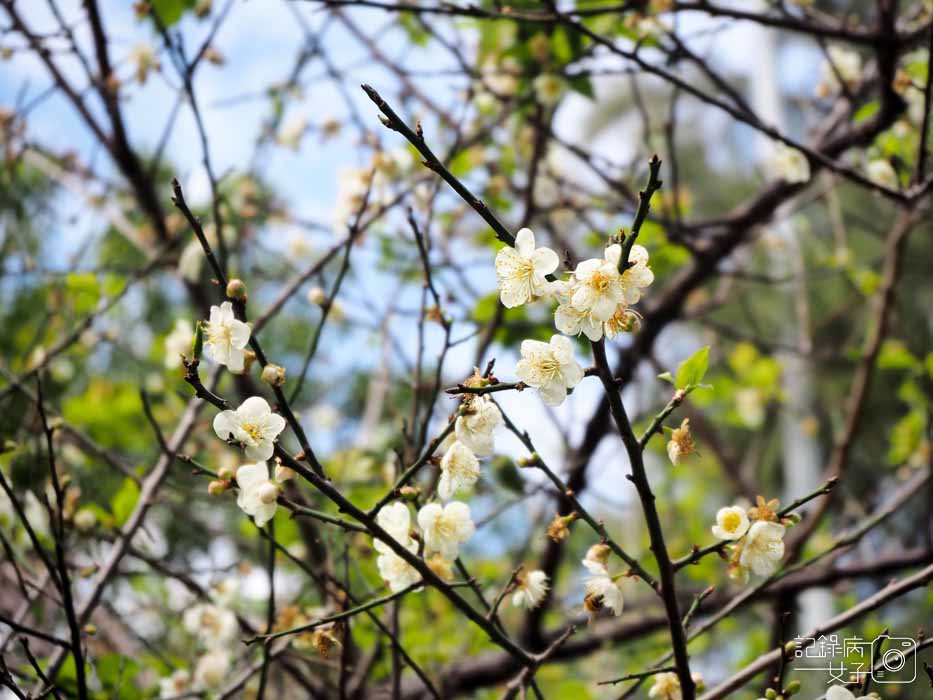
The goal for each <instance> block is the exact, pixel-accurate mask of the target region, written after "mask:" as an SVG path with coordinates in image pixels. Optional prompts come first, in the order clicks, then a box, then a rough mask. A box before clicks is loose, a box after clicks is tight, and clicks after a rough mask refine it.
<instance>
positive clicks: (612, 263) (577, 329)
mask: <svg viewBox="0 0 933 700" xmlns="http://www.w3.org/2000/svg"><path fill="white" fill-rule="evenodd" d="M621 257H622V246H621V245H619V244H618V243H615V244H612V245H610V246H608V247H607V248H606V250H605V253H604V254H603V257H602V258H591V259H589V260H584V261H582V262H580V263H579V264H578V265H577V266H576V268H575V269H574V271H573V272H572V273H571V274H570V275H569V276H568V277H567V279H556V278H554V272H555V271H556V270H557V267H558V265H559V263H560V260H559V258H558V256H557V253H555V252H554V251H553V250H551V249H550V248H545V247H540V248H539V247H537V246H536V244H535V237H534V233H532V231H531V230H530V229H527V228H523V229H521V230H520V231H519V232H518V234H516V236H515V245H514V246H506V247H504V248H502V249H501V250H500V251H499V252H498V254H497V255H496V276H497V278H498V284H499V298H500V299H501V301H502V304H503V305H504V306H505V307H506V308H515V307H518V306H522V305H524V304H528V303H531V302H534V301H539V300H553V301H556V302H557V309H556V311H555V313H554V324H555V327H556V328H557V330H558V331H560V332H561V333H564V334H565V335H570V336H577V335H580V334H583V335H585V336H586V337H587V338H589V339H590V340H591V341H593V342H597V341H599V340H601V339H602V338H603V336H605V337H607V338H610V339H612V338H615V337H616V336H617V335H619V334H620V333H623V332H628V331H632V330H637V328H638V327H639V325H640V316H639V315H638V313H637V312H636V311H634V310H633V309H632V308H631V307H632V305H634V304H636V303H638V301H639V300H640V299H641V295H642V292H643V290H644V289H645V288H646V287H648V286H649V285H650V284H651V283H652V282H653V281H654V273H652V271H651V268H650V267H649V266H648V251H647V250H646V249H645V248H644V247H643V246H640V245H634V246H632V249H631V252H630V254H629V259H628V261H627V263H628V265H627V266H624V265H622V264H621V263H622V261H621ZM620 268H621V269H620ZM521 354H522V359H521V361H520V362H519V363H518V365H517V367H516V373H517V374H518V377H519V379H521V380H522V381H523V382H524V383H525V384H527V385H528V386H532V387H535V388H537V389H538V391H539V393H540V394H541V398H542V399H543V400H544V402H545V403H546V404H548V405H549V406H557V405H560V404H561V403H563V401H564V399H565V398H566V396H567V390H568V389H573V387H575V386H576V385H577V384H579V383H580V381H582V379H583V369H582V367H580V365H579V363H577V361H576V360H575V359H574V357H573V346H572V345H571V344H570V342H569V341H568V339H567V338H565V337H563V336H560V335H555V336H553V337H552V338H551V340H550V342H549V343H544V342H541V341H537V340H526V341H524V342H523V343H522V346H521Z"/></svg>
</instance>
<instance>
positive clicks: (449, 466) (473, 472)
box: [437, 440, 479, 501]
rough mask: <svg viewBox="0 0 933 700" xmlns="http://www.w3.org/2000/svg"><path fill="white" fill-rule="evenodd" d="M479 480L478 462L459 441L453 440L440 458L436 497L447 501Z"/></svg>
mask: <svg viewBox="0 0 933 700" xmlns="http://www.w3.org/2000/svg"><path fill="white" fill-rule="evenodd" d="M477 479H479V460H478V459H477V458H476V455H475V454H473V452H472V451H471V450H470V448H469V447H467V446H466V445H465V444H463V443H462V442H461V441H460V440H455V441H454V442H453V443H452V444H451V445H450V447H448V448H447V451H446V452H445V453H444V456H443V457H442V458H441V478H440V480H439V481H438V483H437V495H438V496H440V497H441V498H442V499H443V500H445V501H447V500H449V499H450V498H451V497H452V496H453V495H454V494H455V493H457V491H460V490H461V489H465V488H469V487H471V486H472V485H473V484H475V483H476V480H477Z"/></svg>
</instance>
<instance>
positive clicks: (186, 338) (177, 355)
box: [165, 318, 194, 369]
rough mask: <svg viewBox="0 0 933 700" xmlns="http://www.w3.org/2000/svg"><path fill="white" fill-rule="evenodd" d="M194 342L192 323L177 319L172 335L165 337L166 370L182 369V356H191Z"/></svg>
mask: <svg viewBox="0 0 933 700" xmlns="http://www.w3.org/2000/svg"><path fill="white" fill-rule="evenodd" d="M193 342H194V329H193V328H192V327H191V322H190V321H188V320H187V319H184V318H179V319H175V325H174V326H172V331H171V333H169V334H168V335H167V336H165V368H166V369H178V368H179V367H181V358H182V355H185V356H187V355H190V354H191V345H192V343H193Z"/></svg>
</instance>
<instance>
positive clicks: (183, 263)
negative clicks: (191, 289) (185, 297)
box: [177, 239, 204, 282]
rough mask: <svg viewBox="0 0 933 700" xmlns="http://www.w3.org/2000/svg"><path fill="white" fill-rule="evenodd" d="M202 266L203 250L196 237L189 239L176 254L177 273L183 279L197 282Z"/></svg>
mask: <svg viewBox="0 0 933 700" xmlns="http://www.w3.org/2000/svg"><path fill="white" fill-rule="evenodd" d="M203 267H204V251H203V250H201V244H200V243H199V242H198V240H197V239H195V240H193V241H191V242H190V243H188V245H186V246H185V247H184V249H183V250H182V251H181V255H179V256H178V268H177V269H178V274H179V275H180V276H181V278H182V279H183V280H187V281H188V282H197V281H198V280H199V279H201V269H202V268H203Z"/></svg>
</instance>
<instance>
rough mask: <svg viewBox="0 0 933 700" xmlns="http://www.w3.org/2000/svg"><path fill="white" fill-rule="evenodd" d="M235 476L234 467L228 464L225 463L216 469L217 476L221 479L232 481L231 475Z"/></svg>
mask: <svg viewBox="0 0 933 700" xmlns="http://www.w3.org/2000/svg"><path fill="white" fill-rule="evenodd" d="M235 476H236V469H234V468H233V467H231V466H230V465H229V464H225V465H224V466H222V467H221V468H220V469H218V470H217V478H218V479H220V480H221V481H233V477H235Z"/></svg>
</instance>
